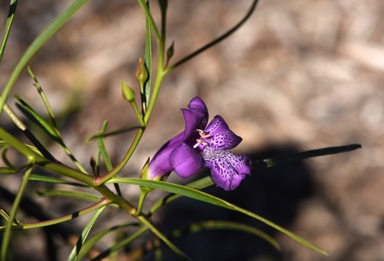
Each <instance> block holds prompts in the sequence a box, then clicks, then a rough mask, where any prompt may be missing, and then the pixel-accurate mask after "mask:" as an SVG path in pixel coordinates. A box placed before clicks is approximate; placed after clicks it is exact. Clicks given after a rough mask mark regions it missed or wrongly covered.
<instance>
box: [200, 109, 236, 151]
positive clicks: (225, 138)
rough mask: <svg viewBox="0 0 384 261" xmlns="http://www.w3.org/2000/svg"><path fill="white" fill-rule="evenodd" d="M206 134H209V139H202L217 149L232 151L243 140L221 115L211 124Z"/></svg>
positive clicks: (205, 131)
mask: <svg viewBox="0 0 384 261" xmlns="http://www.w3.org/2000/svg"><path fill="white" fill-rule="evenodd" d="M204 133H206V134H209V137H208V138H205V139H202V140H203V141H205V142H207V143H209V144H210V146H211V147H213V148H217V149H224V150H228V149H232V148H234V147H236V146H237V145H239V143H240V142H241V141H242V138H241V137H239V136H237V135H236V134H235V133H233V132H232V131H231V130H230V129H229V127H228V125H227V123H226V122H225V121H224V119H223V118H222V117H221V116H220V115H216V116H215V117H214V118H213V120H212V121H211V122H210V123H209V125H208V126H207V128H206V129H205V130H204Z"/></svg>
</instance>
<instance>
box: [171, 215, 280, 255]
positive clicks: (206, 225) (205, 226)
mask: <svg viewBox="0 0 384 261" xmlns="http://www.w3.org/2000/svg"><path fill="white" fill-rule="evenodd" d="M214 229H226V230H235V231H241V232H246V233H249V234H253V235H255V236H257V237H260V238H261V239H263V240H265V241H267V242H268V243H269V244H271V245H272V246H273V247H274V248H276V249H277V250H280V245H279V243H278V242H277V241H276V240H275V239H273V238H272V237H271V236H270V235H268V234H267V233H265V232H264V231H261V230H260V229H258V228H255V227H253V226H249V225H246V224H243V223H238V222H232V221H225V220H208V221H200V222H196V223H192V224H189V225H188V226H187V227H182V228H180V229H177V230H175V231H173V232H172V236H173V237H179V236H183V235H184V234H185V232H190V233H196V232H200V231H204V230H214ZM219 243H220V242H219Z"/></svg>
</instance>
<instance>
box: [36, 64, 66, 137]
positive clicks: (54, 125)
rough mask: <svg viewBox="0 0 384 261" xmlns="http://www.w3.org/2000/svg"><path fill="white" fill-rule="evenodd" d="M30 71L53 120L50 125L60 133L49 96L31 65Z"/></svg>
mask: <svg viewBox="0 0 384 261" xmlns="http://www.w3.org/2000/svg"><path fill="white" fill-rule="evenodd" d="M28 73H29V75H30V76H31V77H32V79H33V80H34V82H35V83H34V86H35V87H36V89H37V92H38V93H39V95H40V97H41V100H42V101H43V103H44V106H45V108H46V110H47V112H48V116H49V119H50V120H51V124H50V125H51V126H52V128H53V130H54V132H55V133H58V129H57V124H56V120H55V115H54V113H53V110H52V107H51V105H50V104H49V101H48V98H47V96H46V95H45V92H44V90H43V88H42V87H41V85H40V83H39V81H38V80H37V78H36V76H35V75H34V74H33V72H32V70H31V68H30V67H28ZM58 135H59V133H58ZM59 136H60V135H59Z"/></svg>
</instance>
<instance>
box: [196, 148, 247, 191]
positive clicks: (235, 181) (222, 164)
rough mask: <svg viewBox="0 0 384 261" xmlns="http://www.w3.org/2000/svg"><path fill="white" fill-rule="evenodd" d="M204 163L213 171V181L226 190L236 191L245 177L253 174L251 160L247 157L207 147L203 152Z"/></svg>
mask: <svg viewBox="0 0 384 261" xmlns="http://www.w3.org/2000/svg"><path fill="white" fill-rule="evenodd" d="M203 158H204V163H205V165H206V166H207V167H209V168H210V169H211V176H212V180H213V181H214V182H215V183H216V185H218V186H220V187H222V188H223V189H224V190H227V191H229V190H234V189H236V188H237V187H238V186H239V185H240V182H241V181H242V180H243V179H244V178H245V175H250V173H251V160H250V158H249V157H248V156H246V155H236V154H233V153H232V152H229V151H226V150H221V149H214V148H210V147H207V148H205V149H204V150H203Z"/></svg>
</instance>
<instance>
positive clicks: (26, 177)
mask: <svg viewBox="0 0 384 261" xmlns="http://www.w3.org/2000/svg"><path fill="white" fill-rule="evenodd" d="M31 173H32V165H30V167H29V168H28V169H27V171H26V172H25V174H24V176H23V180H22V182H21V184H20V188H19V190H18V192H17V194H16V198H15V201H14V202H13V204H12V209H11V213H10V215H9V219H8V221H7V225H6V227H5V231H4V236H3V242H2V244H1V256H0V258H1V260H2V261H5V260H6V257H7V250H8V246H9V242H10V239H11V229H12V225H13V221H14V220H15V218H16V213H17V210H18V208H19V205H20V202H21V199H22V197H23V194H24V191H25V188H26V187H27V184H28V181H29V176H30V175H31Z"/></svg>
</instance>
